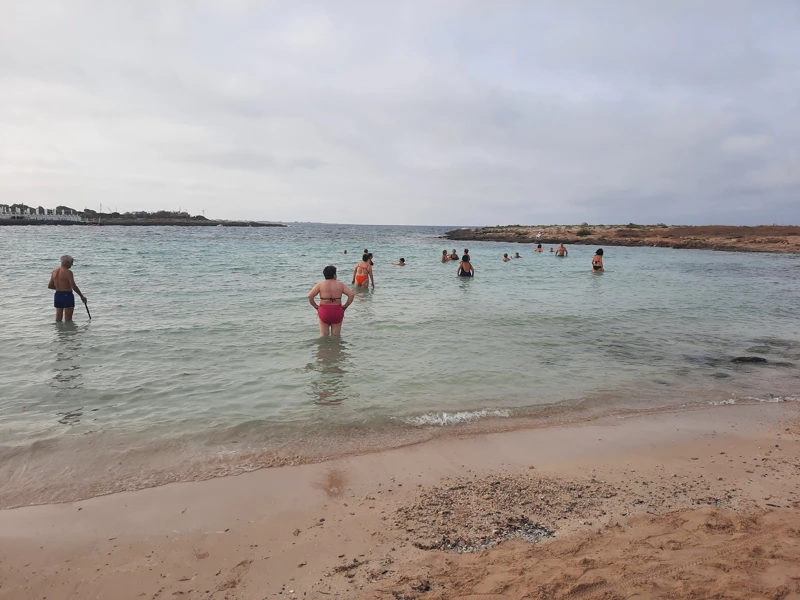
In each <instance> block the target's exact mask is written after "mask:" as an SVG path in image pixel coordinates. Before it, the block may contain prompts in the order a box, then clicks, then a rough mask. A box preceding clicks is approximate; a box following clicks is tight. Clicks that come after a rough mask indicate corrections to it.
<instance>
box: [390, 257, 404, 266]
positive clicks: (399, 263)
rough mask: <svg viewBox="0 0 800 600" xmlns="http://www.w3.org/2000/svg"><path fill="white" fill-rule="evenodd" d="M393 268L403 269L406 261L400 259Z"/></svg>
mask: <svg viewBox="0 0 800 600" xmlns="http://www.w3.org/2000/svg"><path fill="white" fill-rule="evenodd" d="M392 266H393V267H405V266H406V259H405V258H401V259H400V262H396V263H394V264H393V265H392Z"/></svg>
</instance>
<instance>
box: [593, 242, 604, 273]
mask: <svg viewBox="0 0 800 600" xmlns="http://www.w3.org/2000/svg"><path fill="white" fill-rule="evenodd" d="M592 271H594V272H595V273H603V272H604V271H605V269H604V268H603V249H602V248H598V249H597V252H595V253H594V256H593V257H592Z"/></svg>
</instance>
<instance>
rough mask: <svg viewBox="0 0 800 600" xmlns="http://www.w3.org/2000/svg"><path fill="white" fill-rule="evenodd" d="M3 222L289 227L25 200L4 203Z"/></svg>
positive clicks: (179, 213)
mask: <svg viewBox="0 0 800 600" xmlns="http://www.w3.org/2000/svg"><path fill="white" fill-rule="evenodd" d="M0 225H92V226H98V225H118V226H124V227H165V226H172V227H286V225H284V224H282V223H270V222H264V221H229V220H224V219H207V218H206V217H205V216H204V215H190V214H189V213H187V212H183V211H169V210H159V211H156V212H146V211H137V212H126V213H119V212H110V213H104V212H97V211H94V210H91V209H88V208H87V209H84V210H82V211H81V210H75V209H74V208H70V207H68V206H57V207H56V208H53V209H48V208H43V207H41V206H39V207H32V206H27V205H25V204H12V205H7V204H0Z"/></svg>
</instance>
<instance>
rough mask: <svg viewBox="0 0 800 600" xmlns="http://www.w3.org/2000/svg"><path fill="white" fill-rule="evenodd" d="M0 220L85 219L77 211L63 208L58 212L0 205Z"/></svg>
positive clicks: (78, 221) (76, 221)
mask: <svg viewBox="0 0 800 600" xmlns="http://www.w3.org/2000/svg"><path fill="white" fill-rule="evenodd" d="M0 220H6V221H72V222H75V223H80V222H81V221H83V217H81V216H80V215H79V214H78V213H77V212H74V211H73V212H72V213H67V211H65V210H62V211H60V212H56V211H55V210H54V209H42V210H39V209H37V208H26V209H21V208H19V207H18V206H15V207H14V208H11V207H10V206H6V205H0Z"/></svg>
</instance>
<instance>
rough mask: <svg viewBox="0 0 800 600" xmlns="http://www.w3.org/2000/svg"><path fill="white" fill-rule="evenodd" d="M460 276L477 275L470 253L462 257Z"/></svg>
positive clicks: (459, 268) (459, 266)
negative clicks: (470, 259) (470, 260)
mask: <svg viewBox="0 0 800 600" xmlns="http://www.w3.org/2000/svg"><path fill="white" fill-rule="evenodd" d="M458 276H459V277H474V276H475V269H474V267H473V266H472V264H471V263H470V262H469V255H468V254H465V255H464V256H462V257H461V264H460V265H458Z"/></svg>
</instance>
